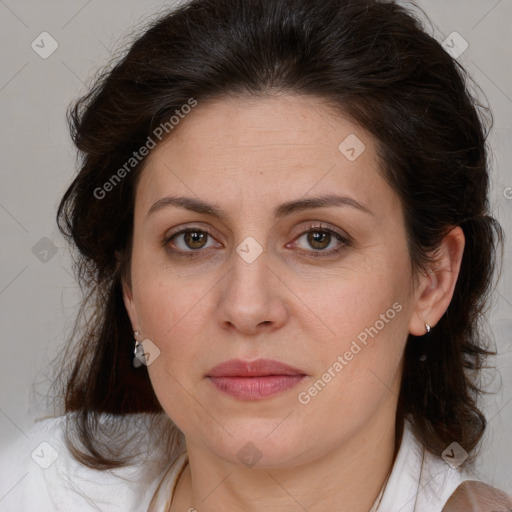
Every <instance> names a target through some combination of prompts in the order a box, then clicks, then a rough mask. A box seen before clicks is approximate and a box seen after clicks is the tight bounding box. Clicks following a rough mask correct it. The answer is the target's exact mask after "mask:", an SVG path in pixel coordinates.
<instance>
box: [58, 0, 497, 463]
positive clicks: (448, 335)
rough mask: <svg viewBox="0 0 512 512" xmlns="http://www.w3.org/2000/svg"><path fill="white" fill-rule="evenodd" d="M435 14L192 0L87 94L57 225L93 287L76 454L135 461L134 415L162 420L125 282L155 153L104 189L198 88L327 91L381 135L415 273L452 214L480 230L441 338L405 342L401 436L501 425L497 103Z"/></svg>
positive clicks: (308, 0) (468, 435)
mask: <svg viewBox="0 0 512 512" xmlns="http://www.w3.org/2000/svg"><path fill="white" fill-rule="evenodd" d="M423 17H424V14H423V13H422V11H421V10H420V9H419V8H417V7H415V6H414V5H411V7H410V8H405V7H403V6H400V5H398V4H397V3H395V2H393V1H384V0H382V1H379V0H192V1H190V2H187V3H185V4H183V5H181V6H179V7H178V8H176V9H174V10H172V11H169V12H166V13H164V14H160V15H159V16H158V18H157V19H156V21H154V22H152V23H151V24H150V26H146V27H145V28H144V30H143V33H142V34H140V35H138V36H137V37H136V39H135V41H134V42H133V43H132V44H131V46H130V48H129V49H128V51H127V52H126V53H125V54H124V55H123V56H121V57H118V58H117V59H116V60H115V61H114V63H113V64H112V65H110V66H109V67H107V69H106V70H104V71H103V73H102V74H100V76H99V78H96V79H95V81H94V84H93V85H92V87H91V88H90V90H89V92H88V93H87V94H86V95H85V96H83V97H82V98H80V99H79V100H78V101H76V102H75V103H74V104H73V105H72V107H71V108H70V110H69V114H68V118H69V124H70V130H71V134H72V138H73V141H74V143H75V145H76V147H77V149H78V154H79V170H78V174H77V175H76V177H75V178H74V180H73V182H72V183H71V185H70V186H69V188H68V189H67V191H66V192H65V194H64V196H63V198H62V200H61V203H60V205H59V208H58V213H57V223H58V225H59V229H60V230H61V232H62V233H63V235H64V236H65V237H66V238H67V240H68V241H69V242H71V244H72V246H74V249H76V253H75V262H74V265H75V266H74V268H75V273H76V275H77V278H78V280H79V282H80V285H81V288H82V290H83V293H84V300H83V303H82V307H81V309H80V312H79V314H78V317H77V320H76V324H75V328H74V330H73V333H72V334H71V339H70V343H71V342H72V341H75V343H74V344H70V347H73V348H70V350H69V351H68V352H67V353H66V355H65V359H64V361H65V363H66V365H67V368H68V369H69V371H68V372H62V368H61V367H60V366H59V373H60V380H57V382H59V383H60V384H62V386H61V387H63V389H62V391H61V395H60V396H61V397H62V398H63V406H64V409H65V411H66V412H67V413H69V414H67V417H68V428H67V440H68V445H69V447H70V449H71V450H72V453H73V454H74V456H75V457H76V458H77V459H78V460H80V461H81V462H83V463H84V464H87V465H89V466H91V467H96V468H111V467H115V466H119V465H123V464H126V463H128V462H129V461H130V453H127V452H128V451H127V450H121V449H119V447H116V446H117V445H116V443H114V442H113V439H123V435H122V433H123V428H124V427H125V426H126V422H127V418H128V415H130V414H132V413H149V415H147V416H145V417H149V418H154V419H155V421H157V420H158V419H161V418H162V416H164V413H163V410H162V407H161V406H160V404H159V402H158V400H157V399H156V396H155V394H154V392H153V389H152V386H151V383H150V380H149V378H148V373H147V370H146V368H145V367H143V368H138V369H136V368H134V367H133V365H132V358H133V343H134V342H133V332H132V328H131V324H130V321H129V318H128V315H127V312H126V310H125V307H124V303H123V298H122V288H121V280H122V278H126V279H128V280H129V269H130V257H131V256H130V254H131V244H132V228H133V213H134V197H135V187H136V181H137V177H138V176H139V175H140V172H141V170H142V168H143V165H144V162H145V159H142V160H141V161H140V163H138V164H137V165H134V166H133V169H131V170H130V172H127V173H126V175H125V176H123V179H122V180H119V182H116V184H115V186H113V187H110V188H111V190H109V192H108V194H107V195H106V197H103V198H99V196H100V195H101V194H98V190H99V188H101V187H103V186H104V184H105V183H106V182H108V181H109V180H110V179H111V178H112V176H113V174H115V173H116V172H117V170H118V169H120V168H122V167H123V165H125V164H126V162H128V161H129V160H130V158H132V157H133V153H134V151H138V150H139V148H141V147H142V146H143V145H144V144H145V143H146V141H147V137H148V136H150V135H151V134H152V133H153V130H154V129H155V128H156V127H157V126H159V125H160V124H161V123H165V122H168V121H169V118H170V117H171V116H172V115H173V114H174V113H175V111H176V110H178V111H179V110H180V109H181V108H182V106H183V105H186V104H187V102H188V101H189V100H190V98H195V100H196V101H197V102H198V104H201V102H203V101H205V100H206V99H208V98H222V97H226V96H228V95H237V96H241V97H244V98H258V97H261V96H263V95H265V94H272V93H273V92H280V93H285V94H286V93H290V94H299V95H308V96H313V97H317V98H321V99H323V100H325V101H326V102H327V104H329V105H331V106H332V109H333V111H335V110H336V111H339V112H342V113H343V114H344V115H348V116H349V118H351V119H352V120H353V121H354V122H356V123H358V124H359V125H360V126H362V127H363V128H365V129H366V130H368V131H369V132H370V133H371V134H372V135H373V136H374V137H375V140H376V142H377V148H378V155H379V158H380V163H381V172H382V175H383V176H384V178H385V179H386V180H387V181H388V183H389V184H390V185H391V186H392V188H393V189H394V190H395V192H396V193H397V194H398V195H399V197H400V199H401V202H402V206H403V210H404V213H405V221H406V230H407V237H408V246H409V252H410V258H411V261H412V265H413V268H414V272H415V275H418V274H417V273H418V272H421V271H424V270H425V269H426V265H427V263H429V262H430V260H429V254H431V253H432V251H434V250H435V249H436V247H438V246H439V244H440V241H441V240H442V238H443V236H444V235H445V234H446V233H447V232H448V231H449V229H450V228H451V227H453V226H461V228H462V230H463V231H464V235H465V239H466V245H465V249H464V255H463V259H462V266H461V269H460V275H459V278H458V281H457V284H456V288H455V293H454V295H453V299H452V301H451V303H450V305H449V307H448V309H447V311H446V313H445V314H444V315H443V317H442V318H441V320H440V321H439V323H438V324H437V325H436V326H435V328H433V329H432V332H431V333H430V334H429V336H428V342H423V343H420V341H421V340H418V339H416V338H415V337H414V336H412V335H410V336H409V339H408V341H407V345H406V349H405V356H404V367H403V377H402V383H401V392H400V397H399V403H398V409H397V432H400V433H401V428H402V425H403V419H404V418H405V417H406V416H408V417H410V419H411V421H412V424H413V426H414V429H415V432H416V434H417V436H418V437H419V438H420V439H421V440H422V442H423V443H424V444H425V446H426V447H427V448H428V449H429V450H430V451H431V452H433V453H435V454H437V455H440V454H441V452H442V451H443V450H444V449H445V448H446V447H447V446H448V445H449V444H451V443H452V442H453V441H454V440H456V441H457V442H458V443H459V444H460V445H461V446H462V447H463V448H464V449H465V450H466V451H467V452H469V453H470V455H471V456H473V454H474V452H475V449H476V447H477V445H478V442H479V441H480V439H481V437H482V434H483V432H484V429H485V426H486V420H485V418H484V416H483V415H482V413H481V412H480V410H479V408H478V399H479V396H480V394H481V393H482V390H481V385H480V384H479V382H480V379H479V376H480V374H481V370H482V368H484V367H485V361H486V358H487V356H489V355H491V354H494V352H493V351H491V350H490V346H489V341H490V340H489V339H488V338H487V337H486V336H487V335H485V334H484V330H483V329H482V328H481V327H482V325H481V324H482V321H483V319H484V316H483V315H484V313H485V310H486V306H487V302H488V301H487V299H488V296H489V292H490V290H491V287H492V281H493V274H494V270H495V266H496V262H497V261H498V258H497V256H498V249H499V248H500V246H501V242H502V237H503V235H502V230H501V227H500V226H499V224H498V223H497V222H496V220H495V219H494V218H493V217H491V216H490V214H489V204H488V188H489V175H488V155H487V151H488V150H487V143H486V139H487V134H488V131H489V129H490V127H491V125H492V115H491V113H490V111H489V109H488V108H485V107H483V106H482V105H481V104H480V102H479V100H478V99H477V97H476V94H475V93H473V92H471V88H470V86H471V84H472V82H471V80H470V78H469V77H468V75H467V73H466V72H465V70H464V69H463V67H462V66H461V65H460V64H459V62H457V61H456V60H454V59H453V58H452V57H451V56H450V55H449V54H448V53H446V52H445V51H444V49H443V48H442V46H441V45H440V44H439V43H438V42H437V41H436V40H435V39H434V37H432V36H430V35H429V34H428V33H427V32H426V30H425V29H424V28H423V22H422V18H423ZM169 136H172V132H170V135H169ZM125 169H126V167H125ZM424 351H425V352H424ZM422 356H426V359H425V358H424V357H422ZM103 413H109V414H107V415H105V414H103ZM101 418H109V419H108V421H103V420H101ZM166 432H167V434H168V435H169V439H171V441H172V442H170V444H169V445H168V446H169V449H171V448H172V447H175V446H177V444H176V443H177V439H178V438H179V437H180V436H181V433H179V431H178V430H177V427H175V426H174V425H173V424H172V423H170V424H169V425H168V429H167V430H166ZM121 444H122V443H121ZM469 461H471V457H470V458H469V459H468V461H467V463H469Z"/></svg>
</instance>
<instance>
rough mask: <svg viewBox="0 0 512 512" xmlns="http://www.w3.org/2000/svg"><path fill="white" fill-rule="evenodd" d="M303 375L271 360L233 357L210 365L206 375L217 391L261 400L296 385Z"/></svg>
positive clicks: (240, 397)
mask: <svg viewBox="0 0 512 512" xmlns="http://www.w3.org/2000/svg"><path fill="white" fill-rule="evenodd" d="M305 376H306V374H305V373H304V372H303V371H302V370H299V369H298V368H293V367H292V366H289V365H286V364H284V363H280V362H278V361H273V360H270V359H257V360H256V361H242V360H240V359H232V360H230V361H226V362H224V363H221V364H219V365H217V366H215V367H214V368H212V369H211V370H210V371H209V372H208V374H207V375H206V377H207V378H208V380H209V381H210V382H211V383H212V384H213V385H214V386H215V387H216V389H218V390H219V391H221V392H223V393H225V394H228V395H230V396H233V397H235V398H238V399H241V400H262V399H265V398H268V397H271V396H273V395H276V394H278V393H281V392H283V391H286V390H288V389H290V388H292V387H294V386H295V385H297V384H298V383H299V382H300V381H301V380H302V379H303V378H304V377H305Z"/></svg>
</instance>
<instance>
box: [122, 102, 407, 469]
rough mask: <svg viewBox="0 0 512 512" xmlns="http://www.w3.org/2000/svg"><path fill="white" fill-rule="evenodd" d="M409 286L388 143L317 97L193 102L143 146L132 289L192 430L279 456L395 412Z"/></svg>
mask: <svg viewBox="0 0 512 512" xmlns="http://www.w3.org/2000/svg"><path fill="white" fill-rule="evenodd" d="M347 137H348V139H347ZM344 141H345V142H344ZM363 144H364V146H363ZM168 197H172V198H174V199H176V198H189V200H188V201H185V200H181V201H174V202H173V201H171V200H169V199H164V200H163V201H162V199H163V198H168ZM325 197H329V198H330V199H329V200H326V201H324V202H322V201H319V198H325ZM155 203H156V204H155ZM413 292H414V290H413V289H412V277H411V263H410V259H409V255H408V250H407V243H406V233H405V227H404V219H403V214H402V209H401V204H400V201H399V198H398V196H397V195H396V194H395V192H394V191H393V190H392V189H391V188H390V186H389V185H388V184H387V183H386V181H385V180H384V179H383V178H382V177H381V175H380V173H379V161H378V159H377V155H376V142H375V140H374V139H373V138H372V136H371V135H370V134H369V133H367V132H366V131H365V130H363V129H361V128H360V127H359V126H357V125H356V124H354V123H353V122H351V121H350V120H348V119H347V118H344V117H342V116H340V115H335V114H334V113H333V111H332V110H331V109H330V108H329V107H328V106H327V105H325V104H324V103H322V102H321V101H320V100H318V99H315V98H305V97H299V96H279V97H273V98H264V99H251V100H250V101H249V100H247V99H242V98H229V99H228V98H225V99H222V100H215V101H210V102H209V103H205V104H200V103H199V105H198V106H197V107H196V108H195V109H194V111H193V112H191V113H190V114H189V115H188V117H186V118H185V119H184V120H183V121H181V124H180V125H179V127H178V129H177V130H176V131H175V132H174V133H173V134H172V136H171V137H170V138H168V139H167V140H166V141H165V142H163V143H161V144H160V145H159V146H157V147H156V148H155V149H154V150H153V151H152V152H151V154H150V155H149V157H148V159H147V160H146V165H145V168H144V170H143V172H142V175H141V177H140V181H139V183H138V186H137V193H136V204H135V217H134V241H133V253H132V265H131V285H129V286H128V285H126V284H125V286H124V299H125V304H126V307H127V310H128V312H129V315H130V318H131V321H132V326H133V328H134V330H140V331H141V336H142V338H145V339H149V340H150V341H151V343H152V345H151V347H152V348H151V349H150V350H149V353H151V351H153V355H155V354H156V355H157V357H153V359H151V360H150V362H149V363H150V364H149V366H148V371H149V375H150V379H151V383H152V385H153V388H154V390H155V393H156V395H157V397H158V399H159V401H160V403H161V405H162V407H163V408H164V410H165V411H166V413H167V414H168V415H169V417H170V418H171V419H172V420H173V421H174V422H175V423H176V424H177V426H178V427H179V428H180V429H181V430H182V432H184V434H185V436H186V438H187V443H189V442H190V443H194V444H195V445H196V446H201V447H202V449H204V450H208V451H210V452H211V453H214V454H217V455H218V456H220V457H222V458H224V459H225V460H229V461H232V462H234V463H239V464H240V463H241V462H240V461H241V460H242V459H241V455H243V454H244V453H245V452H247V451H249V452H250V451H251V450H252V451H253V452H254V453H252V454H251V453H249V455H252V456H257V457H261V459H260V461H259V464H260V465H261V466H267V467H278V466H280V465H282V466H286V465H291V464H299V463H302V462H305V461H308V460H312V459H313V458H316V457H320V456H322V455H324V454H327V453H329V452H331V451H332V450H333V449H335V448H336V447H340V446H343V445H344V444H347V445H348V444H349V443H350V440H351V439H353V438H354V437H355V436H356V435H357V434H358V433H360V432H364V430H365V428H367V427H368V425H377V424H379V423H381V424H384V423H385V422H389V421H392V422H393V421H394V415H395V409H396V400H397V395H398V389H399V383H400V371H401V361H402V354H403V350H404V346H405V342H406V339H407V335H408V333H409V330H410V322H411V318H412V317H413V315H414V309H415V299H414V297H415V295H414V293H413ZM154 347H156V348H157V349H155V348H154ZM234 359H235V360H242V361H245V362H253V361H255V360H259V359H265V360H273V361H277V362H280V363H284V364H285V365H288V366H289V367H292V368H293V370H290V371H288V373H287V372H286V371H285V370H283V369H282V368H280V367H277V368H271V369H270V370H272V371H270V370H269V368H266V371H265V368H264V367H259V368H258V367H253V368H250V367H248V366H246V367H245V371H248V370H251V369H252V370H255V371H256V376H254V374H252V375H253V376H252V377H249V376H248V375H250V374H246V375H245V377H243V375H244V368H243V367H241V368H238V369H237V368H235V370H234V371H233V372H232V373H231V374H229V372H228V371H227V370H225V371H222V370H220V371H219V372H218V374H216V373H215V371H214V370H213V369H214V368H215V367H216V366H217V365H219V364H220V363H223V362H226V361H230V360H234ZM231 369H233V368H231ZM265 373H266V374H267V376H266V377H264V376H263V375H264V374H265ZM270 373H273V374H274V377H269V376H268V375H269V374H270ZM212 375H213V377H212ZM215 375H217V376H216V377H215ZM235 375H238V377H237V376H235ZM249 442H250V443H252V445H248V444H247V443H249ZM241 450H242V451H241ZM244 450H245V452H244ZM256 454H257V455H256Z"/></svg>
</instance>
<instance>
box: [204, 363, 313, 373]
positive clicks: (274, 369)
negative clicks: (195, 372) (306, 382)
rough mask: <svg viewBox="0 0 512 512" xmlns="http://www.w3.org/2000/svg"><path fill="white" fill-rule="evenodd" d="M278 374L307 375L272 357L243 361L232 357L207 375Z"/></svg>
mask: <svg viewBox="0 0 512 512" xmlns="http://www.w3.org/2000/svg"><path fill="white" fill-rule="evenodd" d="M277 375H305V373H304V372H303V371H302V370H299V369H298V368H293V367H292V366H289V365H287V364H284V363H280V362H279V361H273V360H271V359H257V360H256V361H242V360H241V359H231V360H230V361H226V362H224V363H221V364H218V365H217V366H215V367H214V368H212V369H211V370H210V371H209V372H208V374H207V377H267V376H277Z"/></svg>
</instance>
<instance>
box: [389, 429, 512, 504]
mask: <svg viewBox="0 0 512 512" xmlns="http://www.w3.org/2000/svg"><path fill="white" fill-rule="evenodd" d="M449 455H452V453H451V452H450V453H449ZM453 455H455V454H453ZM450 462H451V463H450ZM478 499H480V501H475V500H478ZM506 499H507V495H506V494H505V493H503V492H502V491H498V490H497V489H494V488H493V487H490V486H488V485H487V484H485V483H483V482H481V481H480V480H479V479H478V478H477V477H475V475H473V474H472V473H470V472H469V471H467V470H465V469H463V466H462V465H460V466H459V465H457V464H456V463H454V462H453V461H451V460H450V458H449V457H448V456H447V458H446V460H445V459H443V458H442V457H441V456H437V455H434V454H433V453H431V452H429V451H428V450H427V449H426V448H425V447H424V445H423V444H422V443H421V441H420V440H419V439H418V438H417V437H416V435H415V434H414V429H413V426H412V423H410V422H409V421H408V420H406V421H405V424H404V431H403V436H402V441H401V444H400V449H399V451H398V454H397V457H396V460H395V464H394V465H393V469H392V472H391V475H390V478H389V481H388V484H387V486H386V489H385V492H384V496H383V499H382V502H381V507H380V508H379V510H382V511H383V512H392V511H395V510H400V511H401V512H473V511H475V512H476V511H478V512H480V511H481V510H486V511H488V512H492V511H499V512H510V510H511V506H510V505H508V508H507V507H506V506H505V507H504V506H503V504H502V503H505V504H507V503H508V502H507V501H506ZM471 500H473V501H471ZM481 500H484V501H481ZM504 500H505V501H504ZM482 503H485V506H482ZM468 504H472V506H473V508H470V506H469V505H468ZM454 507H456V508H454ZM457 507H458V508H457ZM461 507H462V508H461ZM486 507H487V508H486ZM489 507H490V508H489ZM496 507H497V508H496Z"/></svg>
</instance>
